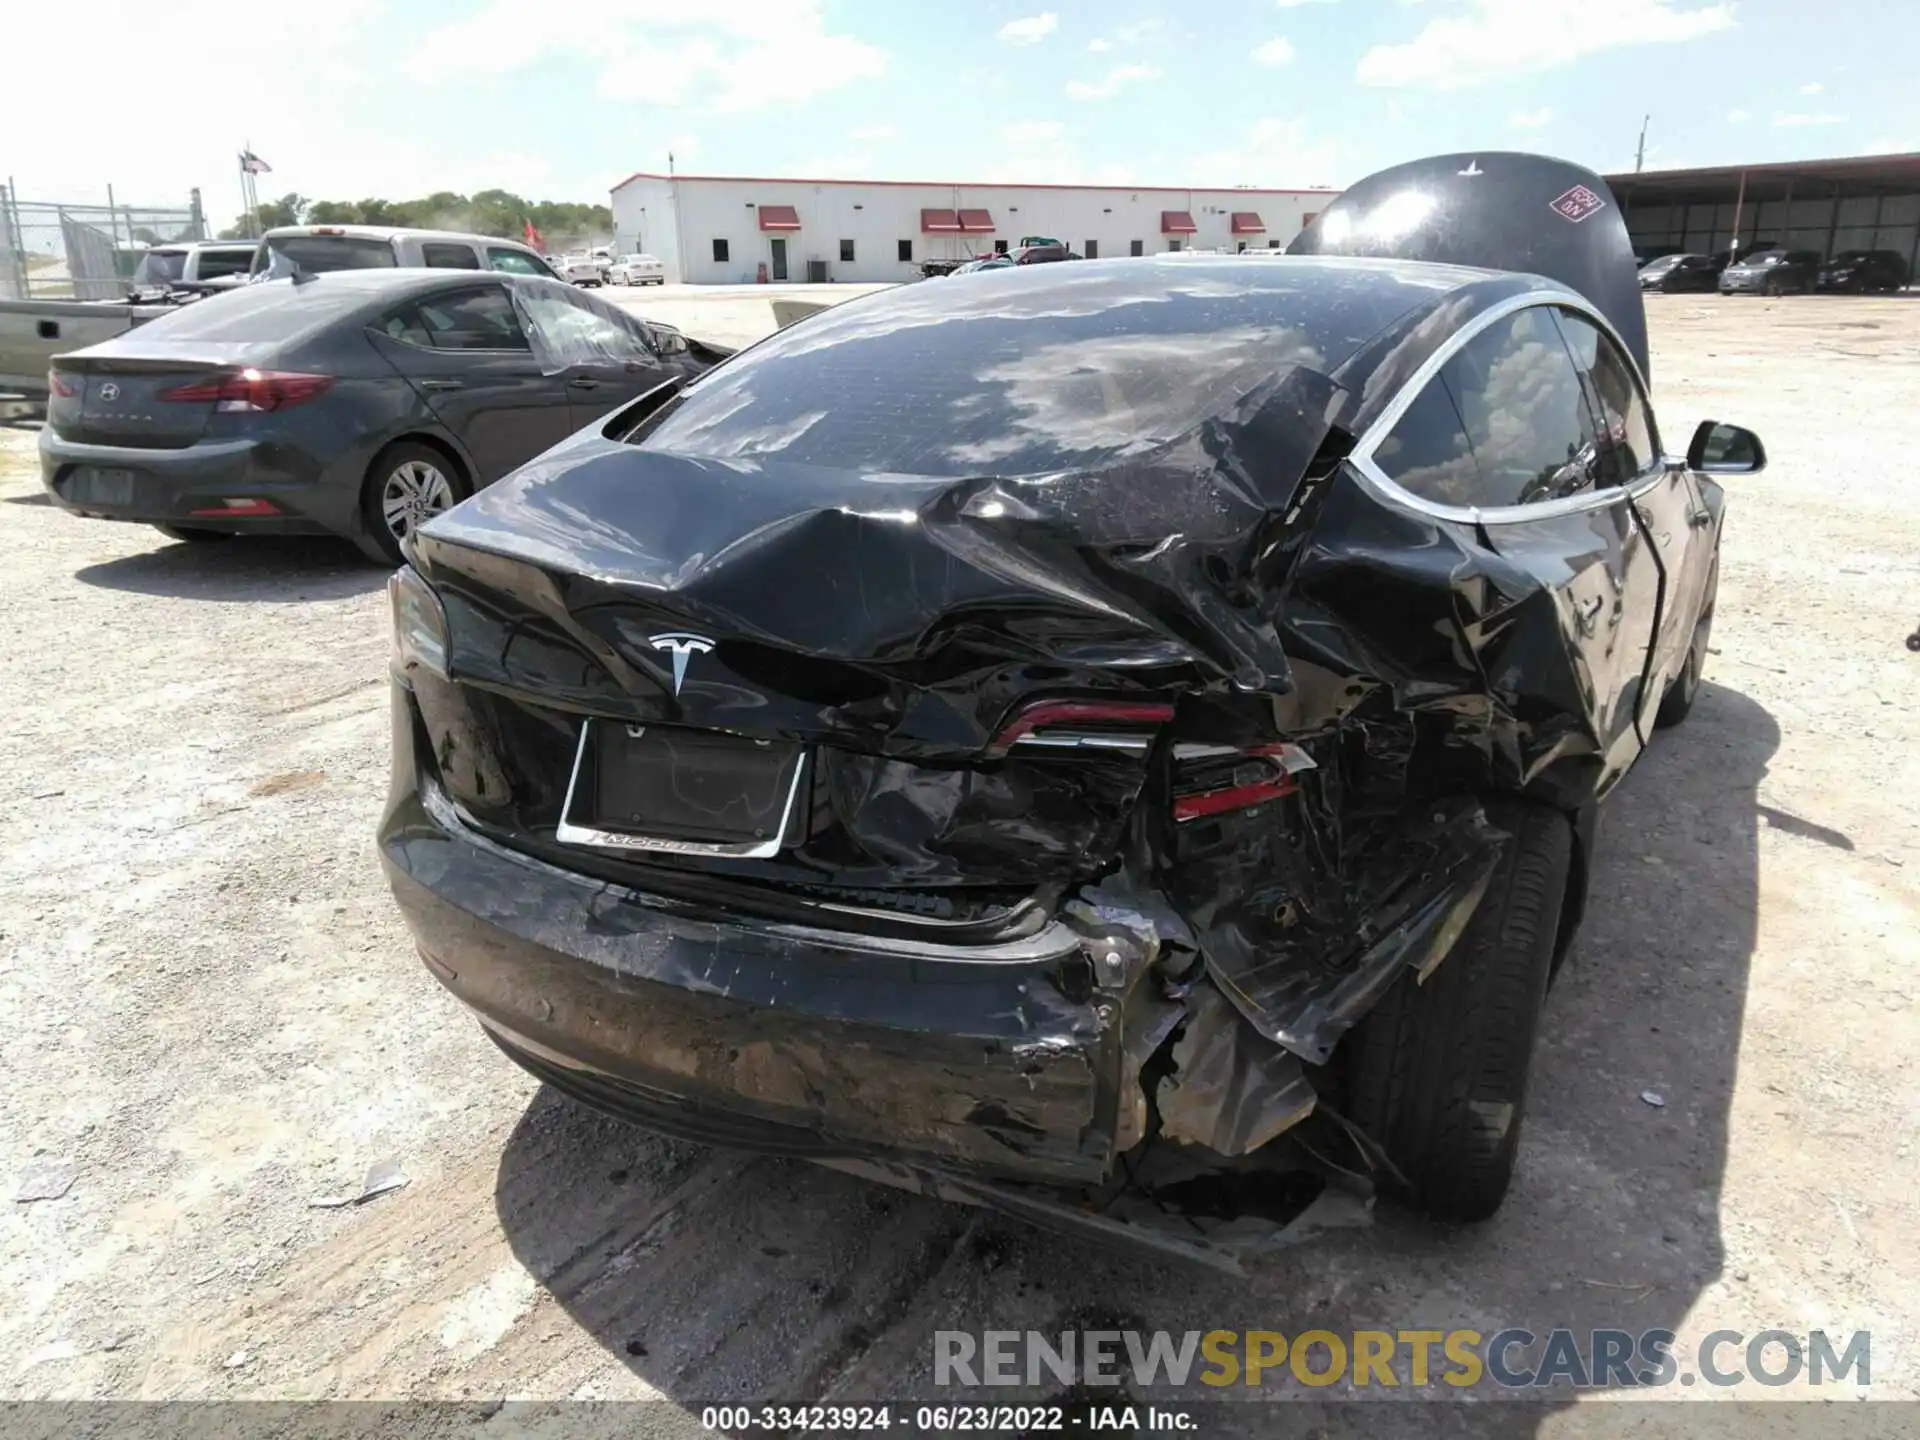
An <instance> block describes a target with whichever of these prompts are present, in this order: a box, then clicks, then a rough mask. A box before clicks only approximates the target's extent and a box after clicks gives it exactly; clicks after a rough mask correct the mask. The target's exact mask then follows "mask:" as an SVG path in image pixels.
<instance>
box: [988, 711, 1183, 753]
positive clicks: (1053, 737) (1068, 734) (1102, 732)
mask: <svg viewBox="0 0 1920 1440" xmlns="http://www.w3.org/2000/svg"><path fill="white" fill-rule="evenodd" d="M1171 719H1173V706H1171V705H1162V704H1154V703H1149V702H1140V701H1128V700H1042V701H1039V702H1038V703H1036V704H1033V705H1029V706H1028V707H1027V708H1026V709H1024V710H1022V711H1020V712H1019V713H1018V714H1016V715H1015V716H1014V717H1013V718H1012V719H1011V720H1009V721H1008V722H1007V723H1006V724H1005V725H1004V726H1002V727H1001V730H1000V733H999V734H998V735H996V736H994V737H993V744H992V745H990V746H989V747H988V753H990V754H995V755H1003V754H1005V753H1006V752H1007V751H1008V750H1010V749H1012V748H1013V747H1014V746H1016V745H1018V746H1021V747H1023V748H1024V747H1027V746H1034V747H1044V748H1047V749H1053V750H1121V751H1130V752H1132V753H1135V754H1144V753H1145V752H1146V751H1147V750H1148V749H1150V748H1151V747H1152V745H1153V732H1154V731H1155V730H1157V729H1158V728H1159V727H1160V726H1162V725H1164V724H1166V723H1167V722H1168V721H1169V720H1171Z"/></svg>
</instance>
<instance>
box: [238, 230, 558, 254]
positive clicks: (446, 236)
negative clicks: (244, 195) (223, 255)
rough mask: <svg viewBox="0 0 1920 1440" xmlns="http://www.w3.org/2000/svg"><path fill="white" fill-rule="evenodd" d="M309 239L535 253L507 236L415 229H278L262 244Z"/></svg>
mask: <svg viewBox="0 0 1920 1440" xmlns="http://www.w3.org/2000/svg"><path fill="white" fill-rule="evenodd" d="M296 235H299V236H305V235H345V236H347V237H349V238H351V239H355V240H400V239H408V238H411V239H414V240H464V241H467V242H469V243H471V244H476V245H511V246H512V247H513V248H514V249H516V250H525V251H527V253H528V254H532V253H533V251H532V249H531V248H530V247H528V246H527V245H524V244H522V243H521V242H520V241H518V240H509V239H508V238H507V237H506V236H504V235H476V234H474V233H473V232H472V231H471V230H421V229H418V228H416V227H414V226H412V225H278V226H275V227H274V228H273V229H271V230H269V231H267V233H266V234H264V235H262V236H261V237H260V238H261V240H277V239H282V238H287V237H291V236H296Z"/></svg>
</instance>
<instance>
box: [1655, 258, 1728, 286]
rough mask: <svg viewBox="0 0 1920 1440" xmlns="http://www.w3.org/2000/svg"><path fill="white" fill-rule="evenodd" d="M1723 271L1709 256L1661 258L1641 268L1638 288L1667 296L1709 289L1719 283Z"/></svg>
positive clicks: (1720, 264) (1719, 264)
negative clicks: (1659, 292) (1657, 291)
mask: <svg viewBox="0 0 1920 1440" xmlns="http://www.w3.org/2000/svg"><path fill="white" fill-rule="evenodd" d="M1722 268H1723V266H1722V263H1720V262H1716V261H1715V260H1714V258H1713V257H1712V256H1711V255H1690V254H1680V253H1675V254H1672V255H1662V256H1661V257H1660V258H1659V259H1657V260H1649V261H1648V262H1647V263H1646V264H1645V265H1642V266H1641V267H1640V288H1641V289H1642V290H1659V291H1661V292H1663V293H1665V294H1669V295H1673V294H1680V293H1682V292H1686V291H1698V290H1712V289H1714V288H1715V287H1716V286H1717V285H1718V284H1719V283H1720V271H1721V269H1722Z"/></svg>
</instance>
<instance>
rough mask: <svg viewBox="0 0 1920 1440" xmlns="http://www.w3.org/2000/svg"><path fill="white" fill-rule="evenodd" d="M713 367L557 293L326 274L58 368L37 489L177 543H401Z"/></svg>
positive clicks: (392, 557) (407, 275) (457, 273)
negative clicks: (582, 435)
mask: <svg viewBox="0 0 1920 1440" xmlns="http://www.w3.org/2000/svg"><path fill="white" fill-rule="evenodd" d="M725 353H726V352H724V351H719V350H715V349H712V348H711V347H706V346H701V345H699V344H698V343H697V342H689V341H688V340H687V339H686V338H685V337H684V336H682V335H681V334H680V333H679V332H678V331H676V330H674V329H673V328H672V327H670V326H664V325H654V324H650V323H649V322H647V321H645V320H641V319H639V318H638V317H636V316H633V315H629V314H628V313H626V312H625V311H624V310H620V309H618V308H616V307H614V306H612V305H608V304H606V303H604V302H602V301H598V300H596V299H594V298H592V297H590V296H586V295H582V294H581V293H580V292H579V291H578V290H576V289H575V288H574V287H572V286H570V285H565V284H562V283H561V282H560V281H558V280H545V279H538V278H534V277H530V276H513V275H500V274H493V273H490V272H480V271H469V270H343V271H338V272H330V273H327V274H324V275H313V276H305V277H301V278H298V279H288V280H273V281H264V282H261V283H258V284H254V285H248V286H245V287H243V288H241V289H239V290H236V291H233V292H231V293H229V294H226V295H220V296H215V297H212V298H210V299H207V300H202V301H199V302H197V303H195V304H193V305H189V306H185V307H183V308H182V309H180V310H179V311H177V312H176V313H174V314H171V315H165V316H162V317H161V318H159V319H157V320H153V321H149V322H148V323H147V324H145V325H141V326H139V327H137V328H135V329H133V330H131V331H129V332H128V333H127V334H125V335H123V336H119V337H117V338H115V339H113V340H109V341H107V342H105V343H104V344H100V345H95V346H92V347H90V348H88V349H85V350H81V351H78V352H76V353H74V354H72V355H62V356H60V357H58V358H57V359H56V360H55V361H54V363H53V366H52V370H51V373H50V375H49V377H48V389H49V391H50V393H51V398H50V403H49V405H48V410H47V424H46V428H45V429H44V430H42V431H41V433H40V464H41V476H42V480H43V482H44V484H45V486H46V489H47V491H48V493H49V494H50V495H51V496H52V497H53V499H54V501H55V502H56V503H58V504H60V505H63V506H65V507H66V508H67V509H68V510H71V511H74V512H75V513H77V514H81V515H90V516H98V517H102V518H105V519H110V520H133V521H143V522H145V523H148V524H151V525H155V526H157V527H159V528H160V529H161V530H162V531H164V532H165V533H166V534H168V535H170V536H172V537H174V538H175V539H181V540H203V539H215V538H219V537H222V536H226V535H233V534H243V533H254V534H283V535H284V534H314V533H328V532H331V533H334V534H338V535H345V536H348V537H350V538H352V539H354V540H356V541H358V542H359V543H360V544H361V546H362V548H364V549H365V550H367V551H368V553H369V554H372V555H374V556H377V557H379V558H381V559H384V560H388V561H391V562H393V563H395V564H397V563H399V560H400V555H401V544H402V542H403V541H404V540H405V539H406V538H407V537H408V536H409V535H410V534H411V533H412V531H413V529H414V527H415V526H417V525H418V524H420V523H421V522H422V521H423V520H425V519H427V518H428V517H429V516H431V515H436V514H438V513H439V512H440V511H442V510H445V509H447V508H448V507H450V506H452V505H453V504H455V503H457V502H458V501H460V500H462V499H464V498H465V497H466V496H468V495H471V494H473V493H474V492H475V491H476V490H478V489H480V488H481V487H483V486H485V485H490V484H492V483H493V482H494V481H496V480H498V479H499V478H500V477H501V476H503V475H505V474H507V473H508V472H509V471H511V470H512V469H513V468H514V467H515V466H517V465H520V464H522V463H523V462H525V461H527V460H530V459H532V458H533V457H534V456H535V455H538V454H539V453H540V452H541V451H542V450H545V449H547V448H548V447H549V446H551V445H554V444H557V443H558V442H559V441H561V440H564V439H565V438H566V437H567V436H569V435H571V434H572V433H573V432H574V431H576V430H578V429H580V428H581V427H582V426H583V425H588V424H591V423H592V422H593V421H595V420H597V419H599V418H600V417H601V416H603V415H605V414H606V413H607V412H608V411H610V410H612V409H615V408H616V407H618V406H620V405H621V404H624V403H625V402H627V401H630V400H632V399H633V398H634V397H635V396H636V395H640V394H643V393H645V392H647V391H650V390H653V389H656V388H658V387H660V386H662V385H670V384H674V383H678V382H680V381H683V380H685V379H688V378H690V377H692V376H694V375H697V374H699V373H700V372H702V371H703V370H705V369H707V368H708V367H709V366H710V365H712V364H713V363H714V362H715V361H716V360H718V359H719V358H721V357H722V355H724V354H725Z"/></svg>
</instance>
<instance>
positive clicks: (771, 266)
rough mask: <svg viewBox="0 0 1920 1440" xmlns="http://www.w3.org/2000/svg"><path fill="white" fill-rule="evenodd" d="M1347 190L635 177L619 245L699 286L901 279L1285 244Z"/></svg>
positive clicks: (627, 190) (627, 188) (621, 199)
mask: <svg viewBox="0 0 1920 1440" xmlns="http://www.w3.org/2000/svg"><path fill="white" fill-rule="evenodd" d="M1338 193H1339V192H1338V191H1335V190H1251V189H1233V190H1191V189H1185V190H1183V189H1158V188H1153V187H1149V186H1126V185H955V184H934V183H921V182H916V181H907V180H775V179H755V178H749V177H745V176H732V175H678V176H669V175H648V174H638V175H630V176H628V177H627V178H626V179H625V180H622V181H621V182H620V183H619V184H618V185H616V186H614V187H613V226H614V246H615V249H616V250H617V251H619V252H620V253H625V252H628V251H640V252H643V253H646V254H650V255H657V256H658V257H659V258H660V260H661V261H662V263H663V264H664V266H665V268H666V278H667V279H668V280H672V281H690V282H692V283H695V284H707V285H716V284H738V283H746V282H751V281H755V280H762V279H764V280H771V281H782V280H785V281H816V282H828V281H886V280H894V281H898V280H910V279H913V278H915V277H916V276H917V275H918V273H919V271H918V269H917V267H918V266H919V265H920V264H922V263H923V262H925V261H928V260H951V259H964V258H967V257H970V256H973V255H976V254H982V253H986V252H990V251H995V250H1008V249H1013V248H1017V247H1018V245H1019V243H1020V240H1021V238H1022V237H1023V236H1028V235H1043V236H1047V237H1049V238H1051V239H1056V240H1059V241H1061V242H1062V243H1063V244H1065V245H1066V246H1068V247H1069V248H1070V249H1072V250H1074V251H1076V252H1077V253H1079V254H1081V255H1084V256H1085V257H1087V258H1088V259H1095V258H1110V257H1113V256H1116V255H1153V254H1159V253H1161V252H1164V251H1168V250H1223V251H1235V250H1253V249H1271V248H1284V247H1285V246H1286V244H1287V242H1288V241H1289V240H1291V239H1292V238H1293V237H1294V236H1295V235H1296V234H1298V233H1299V232H1300V230H1302V229H1303V228H1304V227H1305V226H1306V225H1307V224H1308V223H1310V222H1311V221H1312V219H1313V217H1314V216H1315V215H1317V214H1318V213H1319V212H1320V211H1321V210H1322V209H1324V208H1325V207H1326V204H1327V202H1328V201H1330V200H1331V199H1333V197H1334V196H1335V195H1337V194H1338Z"/></svg>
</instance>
